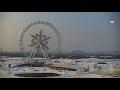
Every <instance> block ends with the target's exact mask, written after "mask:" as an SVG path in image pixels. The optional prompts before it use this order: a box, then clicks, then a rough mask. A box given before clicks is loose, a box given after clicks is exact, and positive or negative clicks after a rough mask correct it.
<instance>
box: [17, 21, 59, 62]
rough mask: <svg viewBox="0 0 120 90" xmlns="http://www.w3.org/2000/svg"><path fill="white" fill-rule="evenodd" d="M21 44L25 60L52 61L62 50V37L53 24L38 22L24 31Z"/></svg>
mask: <svg viewBox="0 0 120 90" xmlns="http://www.w3.org/2000/svg"><path fill="white" fill-rule="evenodd" d="M19 44H20V49H21V51H22V52H23V53H24V56H25V58H28V59H32V60H33V59H34V58H36V57H40V58H45V59H46V60H50V59H52V58H53V57H54V56H55V54H56V53H58V52H59V51H60V50H61V49H60V48H61V35H60V33H59V31H58V30H57V28H56V27H55V26H53V25H52V24H51V23H48V22H45V21H37V22H33V23H31V24H29V25H28V26H27V27H26V28H25V29H24V30H23V32H22V34H21V36H20V43H19Z"/></svg>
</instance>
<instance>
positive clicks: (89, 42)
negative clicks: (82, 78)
mask: <svg viewBox="0 0 120 90" xmlns="http://www.w3.org/2000/svg"><path fill="white" fill-rule="evenodd" d="M110 16H114V17H115V23H114V24H110V22H109V17H110ZM39 20H40V21H47V22H50V23H52V24H53V25H54V26H56V27H57V29H58V30H59V32H60V34H61V37H62V50H66V51H71V50H83V51H98V50H99V51H111V50H120V40H119V39H120V13H115V12H114V13H112V12H0V48H1V47H2V48H3V50H4V51H20V49H19V38H20V35H21V33H22V31H23V30H24V28H25V27H26V26H27V25H29V24H30V23H31V22H35V21H39Z"/></svg>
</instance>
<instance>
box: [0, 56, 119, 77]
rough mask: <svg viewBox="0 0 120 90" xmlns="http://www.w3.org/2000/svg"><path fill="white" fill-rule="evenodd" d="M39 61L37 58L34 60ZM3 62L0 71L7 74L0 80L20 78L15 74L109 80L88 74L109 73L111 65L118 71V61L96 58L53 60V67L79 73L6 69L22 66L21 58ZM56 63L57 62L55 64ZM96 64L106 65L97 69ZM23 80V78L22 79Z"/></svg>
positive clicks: (44, 68) (7, 59) (25, 68)
mask: <svg viewBox="0 0 120 90" xmlns="http://www.w3.org/2000/svg"><path fill="white" fill-rule="evenodd" d="M36 59H39V58H36ZM4 60H5V62H0V65H1V69H3V70H4V71H5V72H7V73H8V74H5V75H0V78H22V77H17V76H14V74H16V73H51V72H52V73H59V74H61V75H60V76H54V77H47V78H111V77H110V76H105V75H102V74H97V73H98V72H96V73H90V72H93V71H97V70H98V69H99V70H100V71H101V72H102V71H109V67H110V66H111V65H112V66H113V67H115V68H119V69H120V60H119V59H96V58H84V59H76V60H71V59H53V60H52V63H53V65H54V66H61V67H67V68H73V69H77V70H78V69H79V70H80V71H78V72H76V71H68V70H54V69H49V68H47V67H15V68H8V65H9V64H12V65H13V66H14V65H19V64H23V63H24V60H23V59H22V58H16V57H14V58H4ZM55 61H58V62H55ZM98 62H106V63H107V64H97V68H94V65H95V64H96V63H98ZM84 70H86V71H84ZM23 78H24V77H23Z"/></svg>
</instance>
